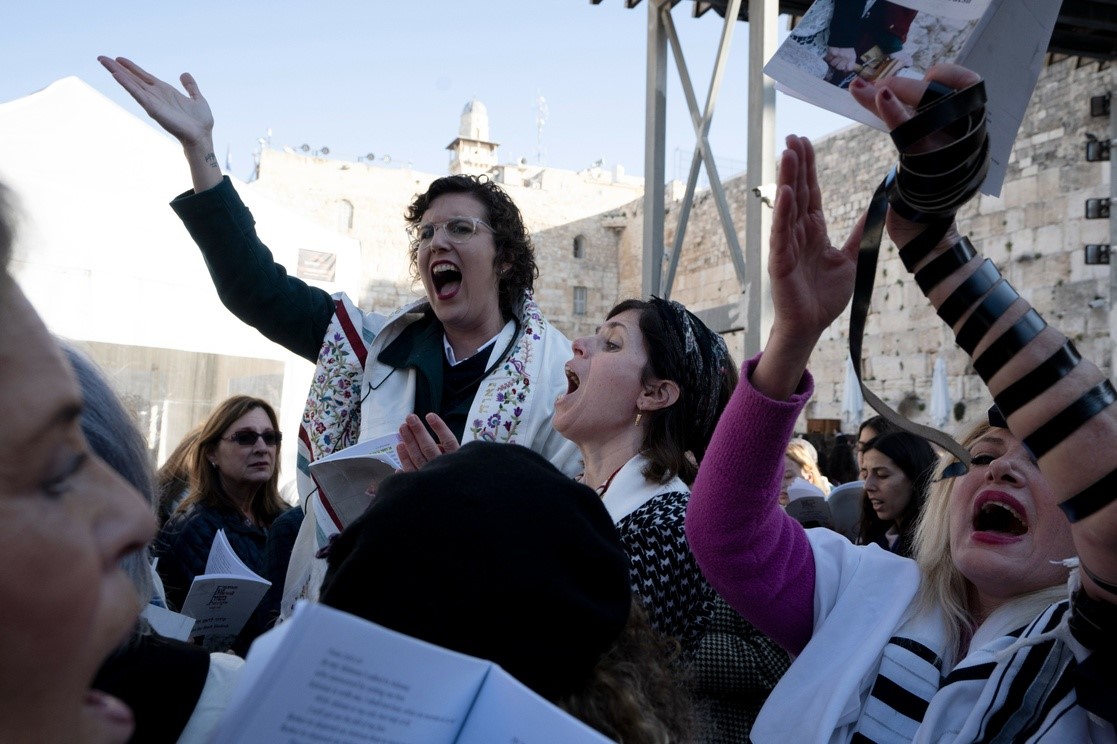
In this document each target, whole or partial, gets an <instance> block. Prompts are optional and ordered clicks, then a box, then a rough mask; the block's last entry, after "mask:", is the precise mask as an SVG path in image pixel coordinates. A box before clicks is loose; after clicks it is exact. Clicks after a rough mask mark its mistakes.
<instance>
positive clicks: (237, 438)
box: [221, 431, 283, 447]
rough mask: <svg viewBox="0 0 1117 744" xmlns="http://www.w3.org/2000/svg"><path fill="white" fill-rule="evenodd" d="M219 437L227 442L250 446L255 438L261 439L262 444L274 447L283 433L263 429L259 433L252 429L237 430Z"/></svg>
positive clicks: (280, 439) (254, 441) (280, 440)
mask: <svg viewBox="0 0 1117 744" xmlns="http://www.w3.org/2000/svg"><path fill="white" fill-rule="evenodd" d="M221 438H222V439H224V440H225V441H227V442H233V443H234V444H239V445H240V446H241V447H251V446H252V445H254V444H256V440H257V439H263V440H264V444H266V445H267V446H269V447H274V446H275V445H277V444H279V443H280V442H282V441H283V433H282V432H278V431H265V432H264V433H263V434H259V433H257V432H254V431H238V432H236V433H235V434H232V435H230V436H227V437H221Z"/></svg>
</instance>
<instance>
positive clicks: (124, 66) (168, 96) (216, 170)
mask: <svg viewBox="0 0 1117 744" xmlns="http://www.w3.org/2000/svg"><path fill="white" fill-rule="evenodd" d="M97 61H98V62H100V63H101V65H102V66H103V67H104V68H105V69H106V70H108V71H109V72H110V73H112V76H113V78H114V79H115V80H116V82H118V83H120V86H121V87H122V88H124V90H126V91H128V94H129V95H130V96H132V98H134V99H136V103H138V104H140V106H142V107H143V110H144V111H146V112H147V114H148V116H150V117H151V118H152V119H154V120H155V122H156V123H157V124H158V125H159V126H161V127H163V129H165V130H167V132H168V133H170V134H171V135H172V136H173V137H174V138H175V139H177V140H178V141H179V142H180V143H182V148H183V151H184V152H185V153H186V159H187V161H188V162H189V164H190V172H191V175H192V176H193V178H194V190H195V191H204V190H205V189H208V188H212V187H213V186H216V185H217V184H218V183H220V181H221V169H220V166H219V165H218V163H217V157H216V156H215V154H214V152H213V113H212V112H211V111H210V109H209V103H208V102H207V101H206V99H205V97H204V96H202V92H201V90H199V88H198V84H197V83H196V82H195V81H194V78H193V77H192V76H191V75H190V73H188V72H184V73H183V74H182V76H181V77H180V78H179V80H180V81H181V82H182V87H183V88H184V89H185V90H186V95H183V93H181V92H180V91H179V90H178V89H177V88H175V87H174V86H173V85H170V84H169V83H165V82H163V81H162V80H160V79H159V78H157V77H155V76H154V75H152V74H151V73H149V72H147V71H146V70H144V69H143V68H142V67H140V66H139V65H137V64H136V63H135V62H133V61H131V60H129V59H126V58H124V57H117V58H116V59H113V58H111V57H104V56H101V57H98V58H97Z"/></svg>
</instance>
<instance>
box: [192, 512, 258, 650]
mask: <svg viewBox="0 0 1117 744" xmlns="http://www.w3.org/2000/svg"><path fill="white" fill-rule="evenodd" d="M269 586H271V582H270V581H268V580H267V579H265V578H264V577H263V576H260V575H258V574H256V573H255V572H253V571H252V569H250V568H249V567H248V566H246V565H244V561H242V560H241V559H240V556H238V555H237V554H236V553H235V552H233V546H232V545H230V544H229V538H227V537H225V530H218V531H217V536H216V537H214V538H213V545H211V546H210V549H209V557H208V558H207V559H206V572H205V573H204V574H202V575H201V576H195V577H194V583H193V584H191V585H190V591H189V592H188V593H187V595H186V599H185V600H184V601H183V603H182V614H183V615H186V616H187V617H192V618H194V626H193V628H192V629H191V630H190V639H191V640H193V641H195V642H197V641H200V642H201V644H202V646H204V647H205V648H206V649H207V650H209V651H225V650H226V649H228V648H229V647H230V646H232V645H233V640H234V639H235V638H236V637H237V635H238V634H239V633H240V632H241V630H242V629H243V628H244V625H245V623H247V622H248V618H249V617H251V616H252V613H253V612H254V611H255V610H256V606H257V605H259V604H260V600H261V599H263V598H264V594H265V593H267V591H268V587H269Z"/></svg>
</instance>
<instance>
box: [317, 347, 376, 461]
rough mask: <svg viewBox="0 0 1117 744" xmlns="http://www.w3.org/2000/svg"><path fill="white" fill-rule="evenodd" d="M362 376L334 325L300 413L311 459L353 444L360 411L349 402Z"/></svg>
mask: <svg viewBox="0 0 1117 744" xmlns="http://www.w3.org/2000/svg"><path fill="white" fill-rule="evenodd" d="M363 373H364V370H363V369H362V368H361V365H360V363H359V362H358V358H357V355H356V354H355V353H354V352H353V349H352V347H351V346H350V344H349V340H348V339H347V338H346V337H345V334H344V333H342V332H341V330H339V329H337V328H336V325H335V327H334V328H331V330H330V332H329V333H327V334H326V339H325V341H323V342H322V350H321V351H320V352H319V354H318V374H317V375H315V376H314V381H313V382H312V383H311V384H310V392H309V393H308V394H307V399H306V408H305V409H304V410H303V426H302V428H303V431H304V432H305V434H306V436H307V438H308V439H309V440H310V454H311V459H314V460H317V459H318V458H320V457H323V456H325V455H328V454H330V453H331V452H334V451H335V450H338V449H341V448H343V447H348V446H349V445H351V444H356V442H357V436H358V435H359V434H360V430H361V411H360V407H359V406H355V405H353V400H352V399H353V390H355V389H359V388H360V385H361V375H362V374H363Z"/></svg>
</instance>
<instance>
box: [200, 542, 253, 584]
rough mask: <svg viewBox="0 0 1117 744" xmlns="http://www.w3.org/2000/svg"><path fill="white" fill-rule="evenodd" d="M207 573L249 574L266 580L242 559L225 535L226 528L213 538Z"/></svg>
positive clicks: (207, 562) (207, 561) (207, 560)
mask: <svg viewBox="0 0 1117 744" xmlns="http://www.w3.org/2000/svg"><path fill="white" fill-rule="evenodd" d="M206 574H207V575H209V574H232V575H236V576H248V577H252V578H256V579H259V580H260V581H263V580H264V577H262V576H260V575H259V574H257V573H256V572H255V571H253V570H252V569H251V568H249V567H248V566H247V565H245V563H244V561H242V560H241V559H240V556H239V555H237V553H236V551H235V550H233V546H232V545H230V544H229V538H228V537H226V536H225V530H218V531H217V534H216V535H215V536H214V538H213V544H212V545H211V546H210V548H209V557H208V558H207V559H206Z"/></svg>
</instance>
